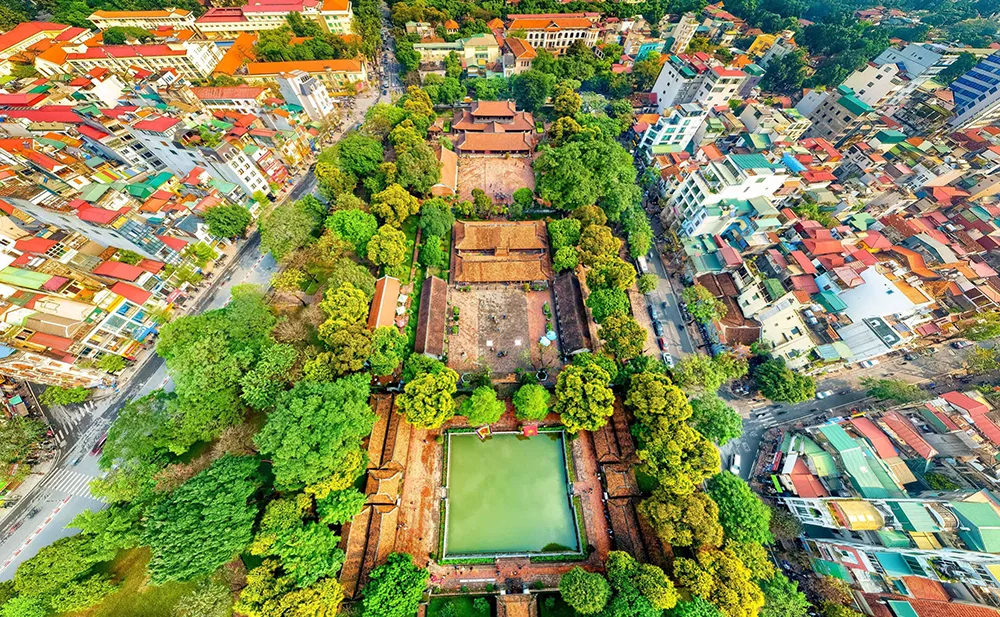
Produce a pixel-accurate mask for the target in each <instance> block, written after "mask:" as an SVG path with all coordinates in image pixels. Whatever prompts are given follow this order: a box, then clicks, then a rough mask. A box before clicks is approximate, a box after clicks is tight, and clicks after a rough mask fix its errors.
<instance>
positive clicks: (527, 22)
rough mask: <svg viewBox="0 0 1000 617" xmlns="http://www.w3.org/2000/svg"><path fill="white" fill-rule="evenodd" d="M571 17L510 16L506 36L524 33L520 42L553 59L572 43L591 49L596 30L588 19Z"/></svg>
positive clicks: (566, 15) (571, 15) (568, 15)
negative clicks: (513, 32)
mask: <svg viewBox="0 0 1000 617" xmlns="http://www.w3.org/2000/svg"><path fill="white" fill-rule="evenodd" d="M575 15H576V14H558V13H556V14H544V15H510V16H509V17H508V20H509V21H508V23H507V32H511V31H517V32H524V39H525V40H527V41H528V43H530V44H531V46H532V47H534V48H535V49H545V50H548V51H549V52H551V53H553V54H556V55H558V54H560V53H562V52H564V51H566V48H567V47H569V46H570V45H571V44H572V43H573V42H575V41H582V42H583V44H584V45H586V46H587V47H590V48H593V47H594V46H595V45H596V44H597V37H598V34H599V33H600V27H599V26H598V25H597V24H596V23H595V22H594V21H593V20H592V19H591V18H588V17H583V16H580V17H577V16H575Z"/></svg>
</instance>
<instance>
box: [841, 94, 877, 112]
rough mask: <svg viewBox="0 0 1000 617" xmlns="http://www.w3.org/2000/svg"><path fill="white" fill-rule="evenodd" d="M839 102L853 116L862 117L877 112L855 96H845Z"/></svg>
mask: <svg viewBox="0 0 1000 617" xmlns="http://www.w3.org/2000/svg"><path fill="white" fill-rule="evenodd" d="M837 102H838V103H840V106H841V107H843V108H844V109H846V110H847V111H849V112H851V114H852V115H855V116H862V115H864V114H866V113H869V112H872V111H875V109H874V108H873V107H872V106H871V105H869V104H868V103H865V102H864V101H862V100H861V99H859V98H858V97H856V96H854V95H853V94H846V95H843V96H841V97H840V99H838V100H837Z"/></svg>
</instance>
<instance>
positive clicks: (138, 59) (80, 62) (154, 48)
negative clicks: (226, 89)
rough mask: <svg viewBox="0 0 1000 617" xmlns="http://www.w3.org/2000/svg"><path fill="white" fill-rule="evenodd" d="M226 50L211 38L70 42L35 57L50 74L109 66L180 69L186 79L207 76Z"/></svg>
mask: <svg viewBox="0 0 1000 617" xmlns="http://www.w3.org/2000/svg"><path fill="white" fill-rule="evenodd" d="M222 56H223V52H222V49H221V48H219V47H218V46H217V45H216V44H215V43H212V42H211V41H184V42H177V43H165V44H159V45H104V46H101V47H87V46H85V45H66V46H63V47H62V48H55V47H54V48H52V49H49V50H47V51H45V52H44V53H42V54H40V55H39V56H38V57H37V58H36V59H35V69H36V70H37V71H38V72H39V73H41V74H42V75H44V76H46V77H53V76H55V75H61V74H63V73H86V72H88V71H90V70H91V69H94V68H106V69H110V70H112V71H115V72H118V73H124V72H126V71H128V70H130V69H132V68H134V67H135V68H140V69H145V70H147V71H153V72H157V71H160V70H163V69H168V68H173V69H176V70H177V72H178V73H179V74H180V76H181V77H184V78H185V79H204V78H205V77H208V76H209V75H211V74H212V71H213V70H214V69H215V66H216V65H217V64H219V60H222Z"/></svg>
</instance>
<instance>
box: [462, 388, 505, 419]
mask: <svg viewBox="0 0 1000 617" xmlns="http://www.w3.org/2000/svg"><path fill="white" fill-rule="evenodd" d="M506 409H507V407H506V405H504V404H503V401H500V400H499V399H497V393H496V390H494V389H493V387H492V386H479V387H478V388H476V389H475V390H473V391H472V395H471V396H469V398H467V399H465V401H464V402H463V403H462V407H461V408H460V409H459V411H458V413H459V415H462V416H465V417H466V419H467V420H468V421H469V424H470V425H471V426H478V425H481V424H493V423H494V422H496V421H497V420H499V419H500V416H502V415H503V412H504V411H506Z"/></svg>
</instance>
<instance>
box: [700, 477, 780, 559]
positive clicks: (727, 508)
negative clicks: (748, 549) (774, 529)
mask: <svg viewBox="0 0 1000 617" xmlns="http://www.w3.org/2000/svg"><path fill="white" fill-rule="evenodd" d="M708 494H709V495H710V496H711V497H712V499H713V500H714V501H715V503H716V504H718V506H719V522H720V523H721V524H722V528H723V529H724V530H725V531H726V538H728V539H731V540H733V541H735V542H753V543H757V544H769V543H770V542H771V541H772V540H773V537H772V536H771V529H770V524H771V510H770V509H769V508H768V507H767V505H765V504H764V502H763V501H761V500H760V497H758V496H757V495H756V494H754V492H753V490H752V489H751V488H750V485H748V484H747V483H746V482H745V481H744V480H743V479H742V478H740V477H739V476H737V475H735V474H732V473H730V472H728V471H723V472H721V473H719V474H718V475H716V476H715V477H713V478H712V479H711V480H709V481H708Z"/></svg>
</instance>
